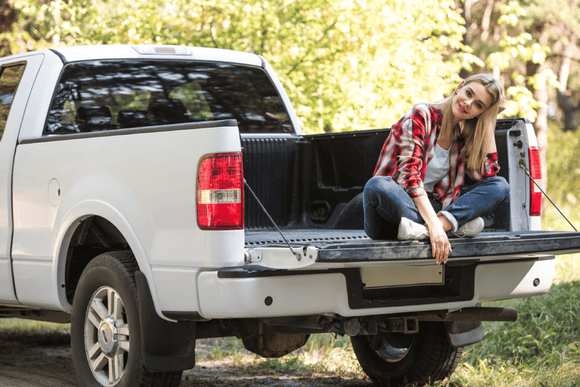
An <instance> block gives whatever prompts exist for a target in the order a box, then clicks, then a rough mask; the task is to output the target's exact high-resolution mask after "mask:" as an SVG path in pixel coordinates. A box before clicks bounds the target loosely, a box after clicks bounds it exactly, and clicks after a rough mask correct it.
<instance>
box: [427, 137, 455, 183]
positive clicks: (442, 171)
mask: <svg viewBox="0 0 580 387" xmlns="http://www.w3.org/2000/svg"><path fill="white" fill-rule="evenodd" d="M449 168H450V167H449V149H447V150H445V149H443V148H441V147H440V146H439V144H435V156H433V158H432V159H431V160H430V161H429V164H427V171H426V172H425V179H424V180H423V186H424V187H425V191H427V192H433V188H434V187H435V184H437V183H439V181H440V180H441V179H443V178H444V177H445V176H447V175H448V174H449Z"/></svg>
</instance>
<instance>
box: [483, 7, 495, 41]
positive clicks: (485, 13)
mask: <svg viewBox="0 0 580 387" xmlns="http://www.w3.org/2000/svg"><path fill="white" fill-rule="evenodd" d="M494 5H495V0H487V4H486V5H485V10H484V11H483V16H482V17H481V38H480V39H481V41H482V42H485V41H486V40H487V38H488V36H489V25H490V23H491V13H492V11H493V6H494Z"/></svg>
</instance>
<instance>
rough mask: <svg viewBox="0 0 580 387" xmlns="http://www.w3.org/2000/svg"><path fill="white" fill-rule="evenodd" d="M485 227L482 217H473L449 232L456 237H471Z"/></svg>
mask: <svg viewBox="0 0 580 387" xmlns="http://www.w3.org/2000/svg"><path fill="white" fill-rule="evenodd" d="M484 227H485V222H484V221H483V219H482V218H475V219H472V220H470V221H469V222H467V223H465V224H464V225H463V226H461V227H459V229H458V230H457V231H455V232H451V234H452V235H455V236H457V237H460V238H461V237H469V238H472V237H474V236H476V235H477V234H479V233H480V232H482V231H483V228H484Z"/></svg>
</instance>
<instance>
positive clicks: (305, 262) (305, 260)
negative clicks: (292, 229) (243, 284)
mask: <svg viewBox="0 0 580 387" xmlns="http://www.w3.org/2000/svg"><path fill="white" fill-rule="evenodd" d="M293 253H294V254H293ZM293 253H292V252H290V251H289V250H288V248H286V247H258V248H253V249H245V250H244V263H245V268H247V269H252V270H275V269H300V268H304V267H308V266H310V265H313V264H314V263H315V262H316V261H317V260H318V248H316V247H315V246H304V247H302V248H298V247H294V248H293ZM298 257H300V258H298Z"/></svg>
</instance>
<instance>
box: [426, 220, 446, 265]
mask: <svg viewBox="0 0 580 387" xmlns="http://www.w3.org/2000/svg"><path fill="white" fill-rule="evenodd" d="M429 239H430V240H431V254H432V255H433V257H435V263H436V264H438V265H441V264H445V263H447V259H449V253H450V252H451V244H450V243H449V239H448V238H447V233H446V232H445V231H444V230H443V226H442V225H441V223H439V222H437V223H435V224H434V225H432V226H431V227H429Z"/></svg>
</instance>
